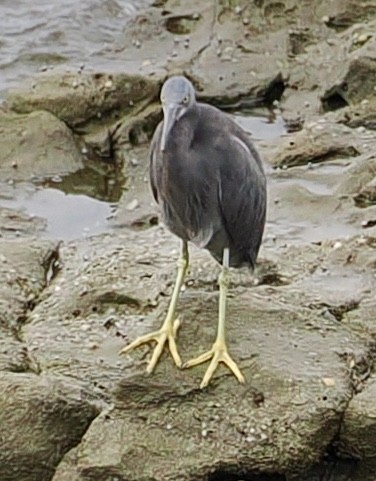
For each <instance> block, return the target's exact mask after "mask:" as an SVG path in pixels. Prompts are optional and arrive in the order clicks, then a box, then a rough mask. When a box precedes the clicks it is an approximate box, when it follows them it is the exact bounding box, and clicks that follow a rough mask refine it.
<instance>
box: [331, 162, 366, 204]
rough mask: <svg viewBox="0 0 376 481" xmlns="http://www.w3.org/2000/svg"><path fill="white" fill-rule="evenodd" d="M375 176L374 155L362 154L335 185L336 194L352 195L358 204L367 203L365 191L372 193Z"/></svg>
mask: <svg viewBox="0 0 376 481" xmlns="http://www.w3.org/2000/svg"><path fill="white" fill-rule="evenodd" d="M375 176H376V156H374V155H373V154H371V155H370V154H368V153H367V154H364V155H362V156H360V157H359V158H358V159H356V160H355V161H354V162H353V163H352V165H351V166H350V168H349V169H348V170H347V172H346V174H345V176H344V178H343V179H342V180H341V182H340V183H339V185H338V186H337V189H336V191H337V194H339V195H351V196H353V197H354V199H355V202H356V203H357V204H358V205H363V204H364V203H366V204H367V192H368V190H369V194H370V195H371V194H372V183H373V182H374V178H375ZM363 193H364V194H363ZM363 195H364V197H363ZM362 198H363V200H364V202H363V201H362ZM371 198H372V195H371ZM371 198H370V200H371Z"/></svg>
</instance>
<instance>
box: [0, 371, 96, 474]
mask: <svg viewBox="0 0 376 481" xmlns="http://www.w3.org/2000/svg"><path fill="white" fill-rule="evenodd" d="M77 384H78V383H77V381H72V380H70V379H58V378H53V377H51V376H43V375H41V376H36V375H34V374H11V373H2V374H1V379H0V391H1V395H0V426H1V432H0V436H1V451H0V478H1V479H2V480H3V481H13V480H15V479H17V480H19V481H48V480H50V479H51V477H52V476H53V474H54V471H55V468H56V465H57V464H58V463H59V461H60V459H61V458H62V457H63V456H64V454H65V453H66V452H67V451H69V450H70V449H71V448H73V447H74V446H75V445H77V443H78V442H79V441H80V439H81V437H82V435H83V434H84V433H85V431H86V430H87V428H88V427H89V425H90V423H91V421H92V420H93V419H94V418H95V417H96V415H97V414H98V407H96V406H95V405H94V404H93V403H90V402H89V401H88V399H87V393H85V391H84V390H83V389H82V388H80V387H79V385H77Z"/></svg>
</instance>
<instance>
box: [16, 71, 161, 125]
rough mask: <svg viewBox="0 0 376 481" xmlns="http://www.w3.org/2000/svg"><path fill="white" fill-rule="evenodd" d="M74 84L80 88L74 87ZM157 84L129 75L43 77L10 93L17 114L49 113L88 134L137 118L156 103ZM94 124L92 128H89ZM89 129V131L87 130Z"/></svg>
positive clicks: (139, 76)
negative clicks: (124, 117) (126, 118)
mask: <svg viewBox="0 0 376 481" xmlns="http://www.w3.org/2000/svg"><path fill="white" fill-rule="evenodd" d="M75 82H78V85H77V86H76V87H75ZM159 86H160V83H159V81H158V80H152V79H148V78H146V77H144V76H141V75H128V74H116V75H115V74H108V73H96V74H83V73H82V74H80V75H78V74H74V73H64V74H59V73H56V71H54V73H53V74H51V73H47V74H41V75H40V76H39V77H38V78H37V81H35V80H34V81H33V83H31V82H30V85H28V84H26V85H25V86H24V87H21V88H18V89H14V90H12V91H10V92H9V93H8V96H7V103H8V105H9V107H10V108H11V109H12V110H14V111H15V112H18V113H29V112H33V111H35V110H47V111H48V112H51V113H52V114H54V115H55V116H56V117H58V118H59V119H60V120H63V121H64V122H66V123H67V124H68V125H69V126H71V127H76V128H78V127H79V129H80V132H81V133H82V132H83V131H84V128H86V127H87V128H86V132H88V131H92V130H93V129H95V126H97V128H96V129H97V130H98V126H99V127H100V126H103V123H105V122H107V123H108V122H114V121H116V119H117V118H119V114H122V115H125V114H128V115H135V114H137V112H139V111H140V110H142V109H143V108H144V107H146V106H147V105H148V104H149V103H150V102H152V101H153V100H155V99H156V97H157V96H158V93H159ZM90 123H91V124H93V126H92V128H91V129H90V128H89V127H88V125H89V124H90ZM88 129H89V130H88Z"/></svg>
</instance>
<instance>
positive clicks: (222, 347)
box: [183, 248, 245, 389]
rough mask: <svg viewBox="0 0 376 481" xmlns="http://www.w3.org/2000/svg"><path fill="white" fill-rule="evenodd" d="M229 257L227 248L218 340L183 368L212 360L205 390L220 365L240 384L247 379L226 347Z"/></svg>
mask: <svg viewBox="0 0 376 481" xmlns="http://www.w3.org/2000/svg"><path fill="white" fill-rule="evenodd" d="M229 257H230V251H229V249H228V248H225V249H224V251H223V263H222V271H221V273H220V275H219V279H218V284H219V315H218V332H217V338H216V340H215V342H214V344H213V346H212V348H211V349H210V351H208V352H205V353H204V354H201V356H198V357H196V358H195V359H192V360H190V361H188V362H186V363H185V364H184V366H183V367H192V366H197V365H198V364H202V363H204V362H206V361H209V360H210V359H211V362H210V364H209V367H208V369H207V371H206V373H205V376H204V378H203V380H202V382H201V384H200V388H201V389H203V388H204V387H206V386H207V385H208V384H209V382H210V380H211V378H212V376H213V374H214V372H215V370H216V369H217V367H218V365H219V363H221V362H222V363H223V364H226V366H227V367H228V368H229V369H230V370H231V371H232V372H233V373H234V375H235V376H236V378H237V379H238V381H239V382H240V383H244V382H245V379H244V376H243V374H242V373H241V372H240V370H239V368H238V366H237V364H236V362H235V361H234V360H233V359H232V358H231V356H230V355H229V353H228V350H227V346H226V338H225V324H226V297H227V291H228V285H229V280H230V279H229V277H230V275H229Z"/></svg>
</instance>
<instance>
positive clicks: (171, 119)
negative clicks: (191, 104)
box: [161, 104, 181, 152]
mask: <svg viewBox="0 0 376 481" xmlns="http://www.w3.org/2000/svg"><path fill="white" fill-rule="evenodd" d="M180 110H181V106H180V105H176V104H170V105H164V106H163V115H164V119H163V130H162V138H161V151H162V152H164V151H165V149H166V143H167V140H168V136H169V134H170V132H171V129H172V127H173V126H174V124H175V122H176V121H177V120H178V119H179V116H180Z"/></svg>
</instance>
